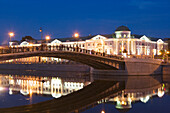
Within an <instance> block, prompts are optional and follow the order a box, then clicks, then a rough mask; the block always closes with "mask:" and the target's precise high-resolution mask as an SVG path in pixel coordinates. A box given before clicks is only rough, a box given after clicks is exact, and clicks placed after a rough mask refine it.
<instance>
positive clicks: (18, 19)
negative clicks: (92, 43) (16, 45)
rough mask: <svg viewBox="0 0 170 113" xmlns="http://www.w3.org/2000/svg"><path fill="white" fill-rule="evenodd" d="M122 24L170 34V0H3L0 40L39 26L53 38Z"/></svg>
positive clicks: (147, 32) (141, 31) (104, 31)
mask: <svg viewBox="0 0 170 113" xmlns="http://www.w3.org/2000/svg"><path fill="white" fill-rule="evenodd" d="M120 25H126V26H128V27H129V28H130V29H131V30H132V33H133V34H145V35H146V36H153V37H160V38H165V37H170V1H169V0H0V40H1V41H0V42H1V43H5V40H8V39H9V36H8V32H9V31H14V32H15V38H14V39H21V38H22V37H23V36H26V35H30V36H32V37H34V38H36V39H40V33H39V28H40V27H43V29H44V35H46V34H49V35H51V37H52V38H61V37H70V36H72V34H73V33H74V32H75V31H78V32H79V33H80V35H81V36H87V35H88V34H111V33H113V32H114V30H115V29H116V27H118V26H120Z"/></svg>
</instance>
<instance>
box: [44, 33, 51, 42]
mask: <svg viewBox="0 0 170 113" xmlns="http://www.w3.org/2000/svg"><path fill="white" fill-rule="evenodd" d="M45 39H46V43H48V40H50V36H49V35H47V36H46V37H45Z"/></svg>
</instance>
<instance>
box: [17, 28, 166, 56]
mask: <svg viewBox="0 0 170 113" xmlns="http://www.w3.org/2000/svg"><path fill="white" fill-rule="evenodd" d="M61 40H63V39H54V40H52V41H51V42H49V43H48V44H47V45H48V46H50V45H51V46H55V45H65V46H68V47H76V46H77V45H78V47H79V48H82V49H87V50H94V51H96V52H101V53H103V52H104V53H106V54H110V55H122V54H125V53H126V54H127V55H135V56H137V55H147V56H153V55H160V54H161V53H160V51H161V50H165V51H167V49H168V43H164V41H163V40H162V39H157V40H154V41H153V40H151V39H149V38H148V37H147V36H145V35H144V36H141V37H134V36H132V35H131V31H130V30H129V28H128V27H126V26H120V27H118V28H117V29H116V30H115V36H111V37H105V36H102V35H97V36H94V37H90V38H89V37H88V38H86V39H81V38H80V39H79V40H73V39H71V38H70V40H72V41H70V40H69V39H68V40H64V41H61ZM29 45H31V46H40V44H29V43H27V42H26V41H25V42H22V43H21V44H20V45H15V46H29Z"/></svg>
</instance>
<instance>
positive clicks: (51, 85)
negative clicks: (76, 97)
mask: <svg viewBox="0 0 170 113" xmlns="http://www.w3.org/2000/svg"><path fill="white" fill-rule="evenodd" d="M88 84H90V82H89V81H87V80H85V79H77V78H75V79H73V78H71V79H69V78H59V77H39V76H19V75H0V87H1V89H2V88H3V89H7V88H9V94H10V95H12V94H16V93H21V94H22V95H25V96H27V95H33V94H39V95H46V96H52V97H54V98H59V97H60V96H62V95H67V94H69V93H72V92H74V91H77V90H80V89H82V88H83V87H84V86H86V85H88Z"/></svg>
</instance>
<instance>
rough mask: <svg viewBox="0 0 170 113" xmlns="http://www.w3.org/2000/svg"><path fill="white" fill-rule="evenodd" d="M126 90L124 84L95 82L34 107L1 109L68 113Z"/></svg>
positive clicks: (18, 112)
mask: <svg viewBox="0 0 170 113" xmlns="http://www.w3.org/2000/svg"><path fill="white" fill-rule="evenodd" d="M122 89H124V84H120V83H118V82H113V81H95V82H93V83H92V84H90V85H88V86H87V87H85V88H84V89H82V90H79V91H77V92H73V93H71V94H69V95H67V96H62V97H61V98H58V99H53V100H49V101H46V102H41V103H38V104H33V105H26V106H20V107H13V108H3V109H0V112H1V113H11V112H13V113H21V112H22V113H40V112H41V113H43V112H45V113H53V112H54V113H68V112H74V111H77V110H79V109H83V108H85V107H88V106H90V105H92V104H95V103H96V102H97V101H99V100H102V99H104V98H106V97H109V96H111V95H113V94H114V93H117V92H118V91H121V90H122Z"/></svg>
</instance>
